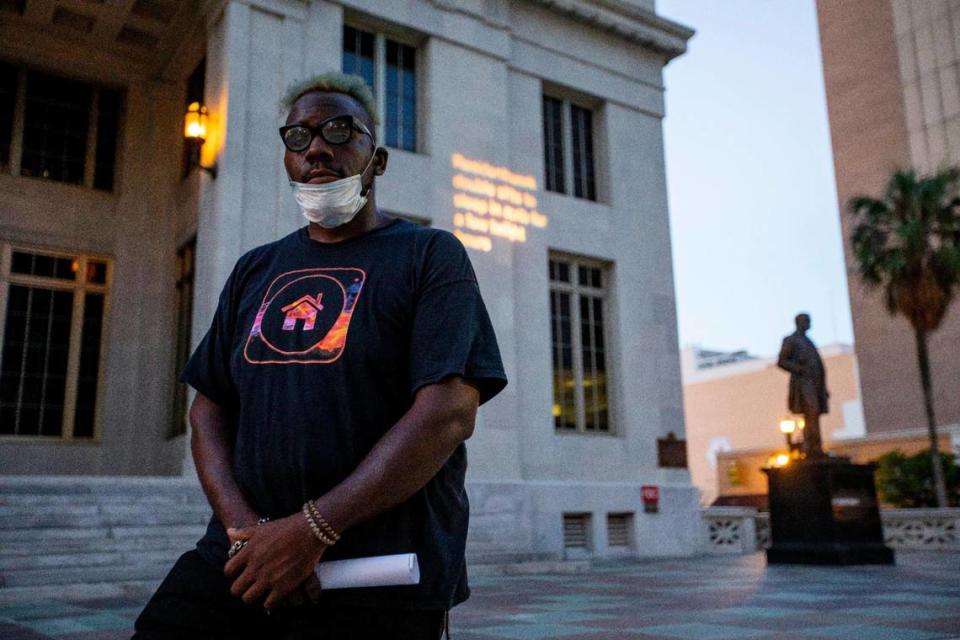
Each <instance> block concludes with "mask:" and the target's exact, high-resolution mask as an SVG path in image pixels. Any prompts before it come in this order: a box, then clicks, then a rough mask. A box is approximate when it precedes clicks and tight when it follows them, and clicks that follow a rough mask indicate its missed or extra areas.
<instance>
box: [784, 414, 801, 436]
mask: <svg viewBox="0 0 960 640" xmlns="http://www.w3.org/2000/svg"><path fill="white" fill-rule="evenodd" d="M802 428H803V427H801V429H802ZM796 430H797V422H796V420H791V419H790V418H787V419H786V420H781V421H780V432H781V433H786V434H791V433H793V432H794V431H796Z"/></svg>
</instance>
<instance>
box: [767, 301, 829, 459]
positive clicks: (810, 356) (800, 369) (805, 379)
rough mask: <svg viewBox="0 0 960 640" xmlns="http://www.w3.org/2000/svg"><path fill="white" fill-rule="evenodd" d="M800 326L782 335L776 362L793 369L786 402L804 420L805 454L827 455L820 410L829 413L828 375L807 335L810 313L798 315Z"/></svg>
mask: <svg viewBox="0 0 960 640" xmlns="http://www.w3.org/2000/svg"><path fill="white" fill-rule="evenodd" d="M795 321H796V324H797V330H796V332H795V333H793V334H791V335H789V336H787V337H786V338H784V339H783V346H782V347H780V358H779V359H778V360H777V366H778V367H780V368H781V369H784V370H786V371H789V372H790V395H789V397H788V398H787V406H788V407H789V409H790V412H791V413H795V414H800V415H802V416H803V420H804V423H805V425H804V430H803V453H804V455H805V456H806V457H808V458H812V457H819V456H822V455H824V453H823V445H822V443H821V440H820V414H822V413H829V405H828V399H829V398H830V393H829V392H828V391H827V375H826V371H825V370H824V368H823V360H821V359H820V354H819V353H818V352H817V347H816V345H814V344H813V341H811V340H810V338H808V337H807V335H806V332H807V330H808V329H809V328H810V316H809V315H807V314H806V313H801V314H800V315H798V316H797V317H796V320H795Z"/></svg>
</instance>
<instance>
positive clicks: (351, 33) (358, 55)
mask: <svg viewBox="0 0 960 640" xmlns="http://www.w3.org/2000/svg"><path fill="white" fill-rule="evenodd" d="M343 72H344V73H349V74H353V75H356V76H360V77H361V78H363V79H364V80H366V82H367V84H368V85H370V88H371V89H374V88H375V87H374V82H373V34H372V33H369V32H367V31H361V30H360V29H354V28H353V27H348V26H344V27H343Z"/></svg>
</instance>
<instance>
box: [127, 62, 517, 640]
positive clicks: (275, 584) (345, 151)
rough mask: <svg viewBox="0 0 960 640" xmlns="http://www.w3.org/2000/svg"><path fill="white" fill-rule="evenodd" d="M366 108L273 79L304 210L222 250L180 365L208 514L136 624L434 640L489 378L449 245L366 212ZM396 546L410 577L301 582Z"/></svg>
mask: <svg viewBox="0 0 960 640" xmlns="http://www.w3.org/2000/svg"><path fill="white" fill-rule="evenodd" d="M373 104H374V103H373V98H372V95H371V93H370V90H369V88H368V87H366V85H365V84H363V81H362V80H361V79H359V78H357V77H354V76H344V75H342V74H325V75H323V76H319V77H317V78H314V79H312V80H310V81H308V82H306V83H303V84H301V85H299V86H296V87H293V88H292V89H291V90H290V92H289V93H288V96H287V99H286V101H285V105H286V106H288V107H289V114H288V116H287V120H286V125H285V126H284V127H281V129H280V134H281V138H282V140H283V143H284V145H285V147H286V151H285V153H284V166H285V167H286V170H287V174H288V175H289V177H290V180H291V186H292V187H293V189H294V196H295V198H296V199H297V202H298V203H299V205H300V208H301V211H302V213H303V214H304V216H305V217H306V218H307V219H308V221H309V224H308V225H307V226H306V227H304V228H301V229H300V230H298V231H296V232H295V233H293V234H290V235H289V236H287V237H285V238H282V239H281V240H278V241H276V242H273V243H270V244H268V245H264V246H262V247H258V248H256V249H254V250H252V251H250V252H249V253H247V254H246V255H244V256H243V257H241V258H240V260H239V261H238V262H237V264H236V266H235V267H234V270H233V272H232V273H231V275H230V277H229V279H228V280H227V283H226V285H225V287H224V289H223V293H222V294H221V297H220V302H219V306H218V308H217V312H216V315H215V317H214V320H213V323H212V326H211V327H210V330H209V332H208V333H207V335H206V337H205V338H204V339H203V341H202V342H201V344H200V345H199V347H198V348H197V350H196V352H195V353H194V354H193V356H192V358H191V359H190V362H189V363H188V364H187V367H186V369H185V371H184V372H183V375H182V379H183V380H184V381H185V382H187V383H189V384H190V385H191V386H193V387H194V388H195V389H196V390H197V396H196V399H195V401H194V403H193V405H192V407H191V409H190V419H191V424H192V425H193V440H192V445H193V455H194V460H195V462H196V466H197V472H198V475H199V478H200V482H201V484H202V486H203V488H204V491H205V492H206V494H207V496H208V498H209V500H210V503H211V505H212V506H213V510H214V517H213V519H212V520H211V522H210V525H209V527H208V530H207V534H206V535H205V536H204V538H203V539H202V540H201V541H200V542H199V543H198V545H197V549H196V550H195V551H191V552H188V553H187V554H185V555H184V556H182V557H181V558H180V560H179V561H178V562H177V564H176V566H175V567H174V568H173V570H172V571H171V572H170V574H169V575H168V576H167V578H166V580H165V581H164V583H163V584H162V585H161V586H160V588H159V589H158V591H157V593H156V594H155V595H154V597H153V599H152V600H151V601H150V603H148V605H147V607H146V609H145V610H144V611H143V613H142V614H141V616H140V618H139V619H138V621H137V631H138V633H137V635H136V636H135V637H136V638H142V639H145V640H146V639H150V638H168V637H169V638H177V639H178V640H183V639H186V638H219V637H223V638H247V637H257V638H301V637H302V638H322V639H328V638H329V639H338V638H391V639H393V638H398V639H400V638H411V639H417V640H419V639H426V638H430V639H431V640H434V639H436V638H438V637H440V634H441V632H442V630H443V628H444V626H445V623H446V614H447V611H448V610H449V609H450V608H451V607H452V606H454V605H456V604H458V603H460V602H462V601H463V600H465V599H466V598H467V597H468V595H469V590H468V587H467V581H466V566H465V563H464V547H465V542H466V531H467V518H468V505H467V496H466V492H465V490H464V484H463V483H464V474H465V471H466V451H465V448H464V445H463V442H464V440H466V439H467V438H468V437H469V436H470V435H471V433H472V430H473V426H474V419H475V415H476V410H477V407H478V405H479V404H482V403H483V402H485V401H486V400H488V399H490V398H492V397H493V396H494V395H496V394H497V393H498V392H499V391H500V390H501V389H502V388H503V387H504V386H505V384H506V377H505V375H504V372H503V366H502V364H501V360H500V354H499V351H498V349H497V344H496V338H495V336H494V333H493V329H492V326H491V323H490V320H489V317H488V315H487V312H486V309H485V307H484V304H483V300H482V299H481V297H480V293H479V289H478V287H477V282H476V277H475V275H474V272H473V269H472V267H471V265H470V261H469V259H468V257H467V255H466V252H465V250H464V248H463V246H462V245H461V244H460V243H459V241H458V240H456V238H454V237H453V236H452V235H451V234H449V233H447V232H445V231H440V230H435V229H426V228H422V227H419V226H417V225H414V224H412V223H409V222H406V221H403V220H399V219H395V218H391V217H389V216H387V215H385V214H383V213H382V212H380V211H379V210H378V209H377V206H376V202H375V177H376V176H380V175H383V173H384V171H385V170H386V168H387V158H388V156H387V151H386V150H385V149H383V148H381V147H378V146H377V145H376V142H375V140H374V134H373V132H374V131H375V121H374V116H373V114H374V113H375V111H374V107H373ZM265 519H269V520H265ZM258 521H259V524H258ZM228 549H229V551H230V552H231V553H233V554H235V555H233V556H232V558H230V559H229V560H228V557H227V556H228ZM396 553H416V554H417V557H418V560H419V564H420V571H421V579H420V582H419V584H417V585H412V586H395V587H370V588H356V589H345V590H336V591H326V592H324V591H322V585H318V584H317V581H316V578H315V577H314V573H313V572H314V568H315V566H316V564H317V562H318V561H319V560H320V559H321V558H322V559H324V560H334V559H345V558H357V557H368V556H378V555H389V554H396Z"/></svg>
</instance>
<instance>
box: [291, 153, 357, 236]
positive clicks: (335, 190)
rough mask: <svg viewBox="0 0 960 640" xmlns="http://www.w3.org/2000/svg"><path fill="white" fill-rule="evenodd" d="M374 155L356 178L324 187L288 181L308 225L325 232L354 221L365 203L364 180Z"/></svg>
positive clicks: (342, 180)
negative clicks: (312, 223)
mask: <svg viewBox="0 0 960 640" xmlns="http://www.w3.org/2000/svg"><path fill="white" fill-rule="evenodd" d="M375 157H376V150H374V155H373V156H371V157H370V161H369V162H367V166H366V167H364V169H363V171H361V172H360V173H358V174H357V175H354V176H350V177H348V178H341V179H340V180H334V181H333V182H327V183H325V184H307V183H305V182H294V181H293V180H291V181H290V186H291V187H292V188H293V197H294V199H296V201H297V204H298V205H300V212H301V213H302V214H303V217H304V218H306V219H307V220H308V221H310V222H314V223H316V224H318V225H320V226H321V227H323V228H324V229H336V228H337V227H342V226H343V225H345V224H347V223H349V222H350V221H351V220H353V219H354V218H355V217H356V215H357V212H359V211H360V209H362V208H363V206H364V205H365V204H367V196H366V195H365V194H363V193H362V192H363V177H364V176H365V175H366V173H367V171H368V170H369V169H370V166H371V165H372V164H373V159H374V158H375Z"/></svg>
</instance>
